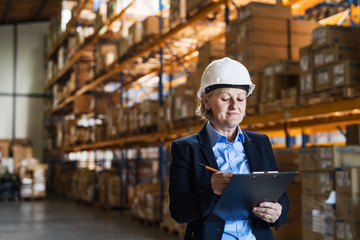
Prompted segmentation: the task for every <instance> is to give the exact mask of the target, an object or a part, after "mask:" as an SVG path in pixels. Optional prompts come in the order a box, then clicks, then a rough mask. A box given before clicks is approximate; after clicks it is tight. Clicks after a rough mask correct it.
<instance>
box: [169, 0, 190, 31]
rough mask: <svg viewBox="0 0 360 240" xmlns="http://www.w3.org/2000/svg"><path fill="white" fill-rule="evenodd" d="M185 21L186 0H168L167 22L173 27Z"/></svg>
mask: <svg viewBox="0 0 360 240" xmlns="http://www.w3.org/2000/svg"><path fill="white" fill-rule="evenodd" d="M185 21H186V0H170V14H169V22H170V28H171V29H173V28H175V27H176V26H177V25H179V24H180V23H183V22H185Z"/></svg>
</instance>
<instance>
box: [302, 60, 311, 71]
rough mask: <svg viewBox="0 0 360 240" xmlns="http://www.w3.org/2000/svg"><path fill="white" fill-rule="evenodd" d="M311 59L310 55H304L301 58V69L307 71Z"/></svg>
mask: <svg viewBox="0 0 360 240" xmlns="http://www.w3.org/2000/svg"><path fill="white" fill-rule="evenodd" d="M309 60H310V57H309V56H302V57H301V58H300V69H301V71H304V72H307V71H309V70H310V69H309V66H310V64H309Z"/></svg>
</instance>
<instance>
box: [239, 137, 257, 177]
mask: <svg viewBox="0 0 360 240" xmlns="http://www.w3.org/2000/svg"><path fill="white" fill-rule="evenodd" d="M242 132H243V134H244V136H245V142H244V150H245V155H246V157H247V158H248V162H249V167H250V172H254V171H258V170H259V169H261V167H260V166H258V162H259V161H257V160H256V159H258V153H257V150H256V146H255V143H254V142H253V139H251V137H250V136H249V135H248V134H247V133H246V131H242Z"/></svg>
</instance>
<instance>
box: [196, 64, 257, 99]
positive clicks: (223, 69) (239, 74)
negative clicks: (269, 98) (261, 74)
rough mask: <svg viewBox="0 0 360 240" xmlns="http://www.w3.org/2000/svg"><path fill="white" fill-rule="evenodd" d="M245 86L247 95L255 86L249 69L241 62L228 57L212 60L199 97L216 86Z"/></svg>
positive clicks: (202, 78)
mask: <svg viewBox="0 0 360 240" xmlns="http://www.w3.org/2000/svg"><path fill="white" fill-rule="evenodd" d="M226 87H230V88H233V87H234V88H245V89H246V90H247V97H248V96H250V94H251V93H252V91H253V90H254V88H255V85H254V84H253V83H252V82H251V79H250V74H249V72H248V70H247V69H246V68H245V66H244V65H242V64H241V63H240V62H238V61H235V60H232V59H230V58H228V57H225V58H222V59H219V60H215V61H212V62H211V63H210V64H209V65H208V66H207V67H206V69H205V71H204V73H203V75H202V77H201V83H200V89H199V91H198V92H197V97H198V98H199V99H201V94H203V93H207V92H211V91H212V90H215V89H216V88H226Z"/></svg>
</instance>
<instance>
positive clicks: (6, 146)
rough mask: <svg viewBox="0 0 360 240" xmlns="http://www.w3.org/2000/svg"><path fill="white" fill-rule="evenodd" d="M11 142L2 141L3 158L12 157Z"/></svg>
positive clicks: (0, 145)
mask: <svg viewBox="0 0 360 240" xmlns="http://www.w3.org/2000/svg"><path fill="white" fill-rule="evenodd" d="M9 151H10V140H8V139H1V140H0V152H1V157H0V159H1V158H8V157H9V156H10V154H9Z"/></svg>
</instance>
